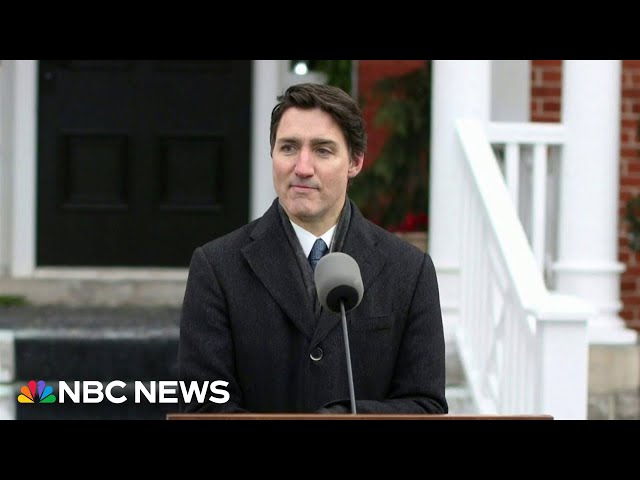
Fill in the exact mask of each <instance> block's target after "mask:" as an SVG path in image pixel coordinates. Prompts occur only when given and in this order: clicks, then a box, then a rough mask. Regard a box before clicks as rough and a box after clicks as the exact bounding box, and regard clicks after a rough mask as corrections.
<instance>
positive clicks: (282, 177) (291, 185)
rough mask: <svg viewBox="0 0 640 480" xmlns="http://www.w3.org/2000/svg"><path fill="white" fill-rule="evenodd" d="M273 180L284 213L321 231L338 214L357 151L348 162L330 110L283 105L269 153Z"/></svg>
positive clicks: (353, 173) (357, 165)
mask: <svg viewBox="0 0 640 480" xmlns="http://www.w3.org/2000/svg"><path fill="white" fill-rule="evenodd" d="M271 157H272V159H273V185H274V187H275V189H276V193H277V194H278V197H279V198H280V202H281V203H282V205H283V206H284V208H285V210H286V211H287V214H288V215H289V218H290V219H291V220H292V221H293V222H295V223H296V224H298V225H300V226H302V227H304V228H306V229H307V230H309V231H311V232H312V233H315V234H316V235H321V234H323V233H324V232H326V231H327V230H328V229H329V228H331V227H332V226H333V225H334V224H335V222H336V221H337V219H338V215H339V214H340V211H341V210H342V206H343V205H344V200H345V196H346V192H347V182H348V180H349V178H352V177H355V176H356V175H357V174H358V173H359V172H360V170H361V169H362V162H363V158H364V157H363V156H360V157H358V158H357V159H356V160H355V161H350V158H349V150H348V147H347V143H346V140H345V138H344V135H343V133H342V130H340V127H339V126H338V124H337V123H336V122H335V121H334V120H333V118H332V117H331V115H329V114H328V113H326V112H323V111H322V110H320V109H319V108H314V109H311V110H303V109H300V108H289V109H287V110H286V111H285V112H284V114H283V115H282V118H281V119H280V124H279V126H278V130H277V131H276V140H275V144H274V147H273V152H272V154H271Z"/></svg>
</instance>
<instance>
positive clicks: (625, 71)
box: [618, 60, 640, 331]
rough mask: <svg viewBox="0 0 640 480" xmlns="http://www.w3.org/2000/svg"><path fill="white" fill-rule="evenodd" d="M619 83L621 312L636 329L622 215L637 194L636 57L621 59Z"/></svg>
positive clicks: (636, 292)
mask: <svg viewBox="0 0 640 480" xmlns="http://www.w3.org/2000/svg"><path fill="white" fill-rule="evenodd" d="M621 82H622V85H621V88H622V98H621V103H622V106H621V109H622V111H621V117H620V118H621V123H620V196H619V204H618V206H619V228H618V252H619V256H618V258H619V261H620V262H622V263H624V264H625V265H626V270H625V271H624V272H623V274H622V277H621V283H620V294H621V298H622V303H623V310H622V312H621V315H622V317H623V318H624V319H625V321H626V323H627V325H628V326H629V327H631V328H634V329H636V330H638V331H640V253H638V252H635V251H634V250H632V249H631V248H630V247H629V240H628V235H629V223H628V222H627V220H626V218H625V216H626V205H627V202H628V201H629V200H630V199H631V198H633V197H634V196H635V195H638V194H640V132H639V131H638V129H639V128H640V125H639V122H640V60H624V61H623V62H622V79H621Z"/></svg>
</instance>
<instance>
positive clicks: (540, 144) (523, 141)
mask: <svg viewBox="0 0 640 480" xmlns="http://www.w3.org/2000/svg"><path fill="white" fill-rule="evenodd" d="M487 137H488V139H489V143H491V145H492V146H493V148H494V151H495V152H496V154H497V155H498V157H499V159H500V160H501V162H500V165H501V167H502V170H503V175H504V178H505V181H506V183H507V188H508V190H509V196H510V197H511V201H512V202H513V205H514V206H515V209H516V211H517V212H518V216H519V217H520V221H521V222H522V226H523V227H524V230H525V233H526V235H527V238H528V239H529V244H530V245H531V248H532V249H533V255H534V257H535V259H536V263H537V264H538V268H539V269H540V271H541V272H542V273H543V274H544V278H545V281H546V285H547V287H548V288H553V287H552V286H553V270H552V264H553V262H554V261H555V260H556V258H557V223H558V195H559V168H560V157H561V151H562V145H563V144H564V142H565V127H564V125H562V124H560V123H537V122H536V123H508V122H493V123H490V124H489V125H488V126H487Z"/></svg>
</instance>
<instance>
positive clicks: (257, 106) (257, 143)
mask: <svg viewBox="0 0 640 480" xmlns="http://www.w3.org/2000/svg"><path fill="white" fill-rule="evenodd" d="M283 62H286V60H254V61H253V69H252V70H253V87H252V88H253V93H252V95H253V102H252V105H253V115H252V120H251V125H252V126H251V143H252V147H251V198H250V202H251V203H250V205H251V211H250V216H251V220H254V219H256V218H258V217H261V216H262V214H263V213H264V212H265V211H266V210H267V209H268V208H269V206H270V205H271V203H272V202H273V199H274V198H276V191H275V189H274V188H273V180H272V178H273V176H272V175H271V157H270V156H269V148H270V147H269V128H270V125H271V110H273V107H274V106H275V104H276V97H277V96H278V95H280V94H281V93H282V91H281V84H282V68H283V67H282V64H283Z"/></svg>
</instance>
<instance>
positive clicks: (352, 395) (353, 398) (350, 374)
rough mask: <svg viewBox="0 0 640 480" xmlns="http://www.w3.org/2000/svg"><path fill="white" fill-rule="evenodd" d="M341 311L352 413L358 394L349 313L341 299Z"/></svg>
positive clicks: (354, 411) (354, 409)
mask: <svg viewBox="0 0 640 480" xmlns="http://www.w3.org/2000/svg"><path fill="white" fill-rule="evenodd" d="M340 313H341V314H342V332H343V337H344V348H345V351H346V352H347V375H348V377H349V398H350V399H351V413H353V414H355V413H356V394H355V391H354V388H353V372H352V370H351V351H350V350H349V333H348V332H347V314H346V313H345V311H344V301H343V300H340Z"/></svg>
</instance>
